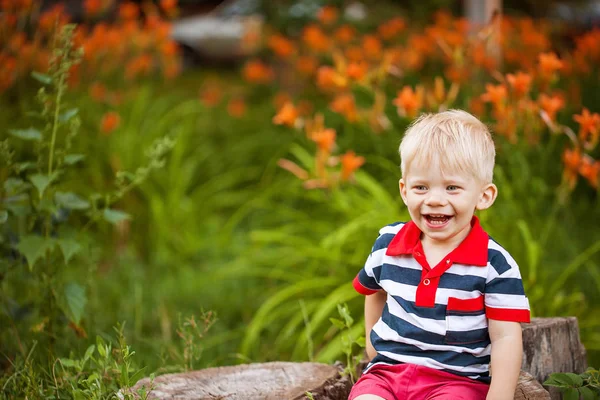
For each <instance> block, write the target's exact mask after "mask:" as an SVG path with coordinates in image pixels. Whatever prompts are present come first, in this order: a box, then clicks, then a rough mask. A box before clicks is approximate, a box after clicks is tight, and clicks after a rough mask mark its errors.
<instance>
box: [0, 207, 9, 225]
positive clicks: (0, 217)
mask: <svg viewBox="0 0 600 400" xmlns="http://www.w3.org/2000/svg"><path fill="white" fill-rule="evenodd" d="M6 221H8V211H6V210H0V224H3V223H5V222H6Z"/></svg>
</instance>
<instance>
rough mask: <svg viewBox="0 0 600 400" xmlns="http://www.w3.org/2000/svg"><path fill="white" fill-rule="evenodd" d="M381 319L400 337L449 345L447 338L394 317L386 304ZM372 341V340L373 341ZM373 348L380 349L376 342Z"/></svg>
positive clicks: (468, 346)
mask: <svg viewBox="0 0 600 400" xmlns="http://www.w3.org/2000/svg"><path fill="white" fill-rule="evenodd" d="M381 318H382V319H383V321H385V323H386V324H387V326H389V327H390V329H392V330H394V331H395V332H396V333H397V334H398V335H399V336H402V337H404V338H407V339H412V340H416V341H419V342H422V343H426V344H430V345H438V346H443V345H447V344H448V343H446V341H445V340H446V336H444V335H439V334H437V333H433V332H429V331H426V330H424V329H421V328H419V327H417V326H414V325H413V324H411V323H409V322H408V321H405V320H403V319H402V318H398V317H396V316H395V315H392V314H391V313H390V311H389V308H388V305H387V304H386V305H385V307H383V313H382V314H381ZM373 333H374V332H373V331H371V337H372V336H373ZM371 340H372V339H371ZM371 343H373V347H375V349H378V347H377V346H376V345H375V343H374V342H371ZM485 346H486V344H485V343H482V342H481V341H480V342H477V343H465V344H461V347H466V348H468V349H476V348H478V347H485Z"/></svg>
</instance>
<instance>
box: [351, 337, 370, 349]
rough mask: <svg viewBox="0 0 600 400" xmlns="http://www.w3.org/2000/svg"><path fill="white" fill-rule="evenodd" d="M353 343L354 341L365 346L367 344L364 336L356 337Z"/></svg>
mask: <svg viewBox="0 0 600 400" xmlns="http://www.w3.org/2000/svg"><path fill="white" fill-rule="evenodd" d="M354 343H356V344H357V345H359V346H360V347H366V346H367V340H366V339H365V337H364V336H361V337H359V338H358V339H356V340H355V341H354Z"/></svg>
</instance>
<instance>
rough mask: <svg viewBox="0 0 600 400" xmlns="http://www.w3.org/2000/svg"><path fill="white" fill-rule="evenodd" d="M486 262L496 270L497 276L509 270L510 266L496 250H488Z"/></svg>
mask: <svg viewBox="0 0 600 400" xmlns="http://www.w3.org/2000/svg"><path fill="white" fill-rule="evenodd" d="M488 261H489V263H490V264H492V267H494V269H495V270H496V272H497V273H498V275H502V274H503V273H505V272H506V271H508V270H510V264H509V263H508V262H507V261H506V258H505V257H504V255H503V254H502V253H500V252H499V251H498V250H494V249H488Z"/></svg>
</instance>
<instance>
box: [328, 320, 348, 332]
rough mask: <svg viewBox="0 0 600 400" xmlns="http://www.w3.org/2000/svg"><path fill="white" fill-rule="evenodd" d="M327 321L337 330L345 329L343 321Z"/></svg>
mask: <svg viewBox="0 0 600 400" xmlns="http://www.w3.org/2000/svg"><path fill="white" fill-rule="evenodd" d="M329 320H330V321H331V323H332V324H333V325H334V326H335V327H336V328H338V329H342V330H343V329H346V325H345V324H344V322H343V321H341V320H339V319H337V318H329Z"/></svg>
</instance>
